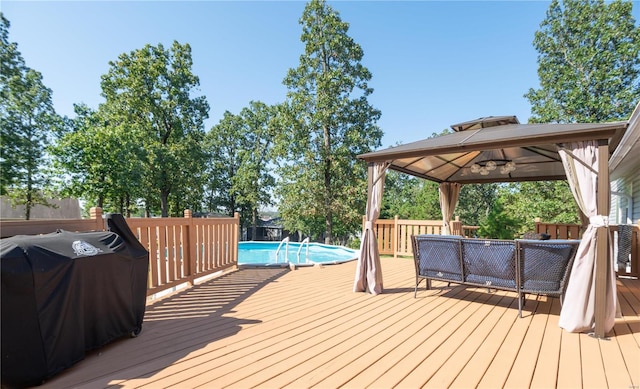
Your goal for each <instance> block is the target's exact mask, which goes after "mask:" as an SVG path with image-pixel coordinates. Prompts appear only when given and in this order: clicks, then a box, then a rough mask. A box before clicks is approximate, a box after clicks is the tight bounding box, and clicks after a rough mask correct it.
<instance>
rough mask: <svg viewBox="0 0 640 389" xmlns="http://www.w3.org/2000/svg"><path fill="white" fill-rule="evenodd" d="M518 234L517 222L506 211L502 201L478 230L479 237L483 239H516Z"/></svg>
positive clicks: (494, 207) (495, 206) (497, 203)
mask: <svg viewBox="0 0 640 389" xmlns="http://www.w3.org/2000/svg"><path fill="white" fill-rule="evenodd" d="M517 233H518V222H517V220H516V219H515V218H513V217H511V214H510V213H509V212H506V211H505V209H504V208H503V206H502V204H501V202H500V201H497V202H496V203H495V204H494V206H493V207H492V208H491V211H489V214H488V215H487V217H486V218H485V219H484V220H483V221H482V222H481V223H480V228H479V229H478V236H479V237H481V238H492V239H514V238H516V237H517Z"/></svg>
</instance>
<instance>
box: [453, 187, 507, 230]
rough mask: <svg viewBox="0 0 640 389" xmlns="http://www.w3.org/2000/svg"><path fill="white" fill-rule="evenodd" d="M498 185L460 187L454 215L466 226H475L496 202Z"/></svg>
mask: <svg viewBox="0 0 640 389" xmlns="http://www.w3.org/2000/svg"><path fill="white" fill-rule="evenodd" d="M498 188H499V184H469V185H462V188H461V189H460V198H459V199H458V206H457V207H456V209H455V215H457V216H460V220H462V222H463V223H464V224H466V225H471V226H477V225H479V224H480V223H481V222H482V221H483V220H484V219H486V218H487V217H488V215H489V213H490V212H491V210H492V209H493V207H494V206H495V205H496V203H497V202H498Z"/></svg>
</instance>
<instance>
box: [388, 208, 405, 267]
mask: <svg viewBox="0 0 640 389" xmlns="http://www.w3.org/2000/svg"><path fill="white" fill-rule="evenodd" d="M392 228H393V232H392V231H389V232H391V234H389V235H391V247H393V257H394V258H398V250H399V249H400V247H398V246H399V245H400V244H402V245H403V247H404V242H400V237H399V235H398V234H399V233H400V229H399V228H398V215H395V216H394V218H393V227H392Z"/></svg>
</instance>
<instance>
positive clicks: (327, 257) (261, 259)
mask: <svg viewBox="0 0 640 389" xmlns="http://www.w3.org/2000/svg"><path fill="white" fill-rule="evenodd" d="M279 245H280V242H240V243H238V265H263V266H269V265H283V266H284V265H287V264H295V265H301V266H304V265H315V264H336V263H342V262H347V261H352V260H354V259H357V258H358V251H357V250H352V249H349V248H346V247H342V246H330V245H325V244H320V243H309V244H308V245H307V244H306V243H304V244H303V245H302V247H301V244H300V243H295V242H290V243H289V244H288V248H287V245H286V244H283V245H282V246H281V248H280V251H279V252H278V258H276V251H277V249H278V246H279ZM307 247H308V252H309V253H308V255H307Z"/></svg>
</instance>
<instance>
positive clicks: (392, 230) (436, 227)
mask: <svg viewBox="0 0 640 389" xmlns="http://www.w3.org/2000/svg"><path fill="white" fill-rule="evenodd" d="M457 222H458V223H459V225H458V226H457V227H456V226H454V225H452V230H456V229H462V223H461V222H460V221H457ZM365 223H366V218H364V217H363V219H362V228H363V230H364V225H365ZM453 223H454V222H452V224H453ZM373 228H374V231H375V233H376V237H377V239H378V251H379V252H380V254H383V255H393V256H394V257H397V256H398V255H401V256H413V249H412V247H411V235H420V234H435V235H441V234H442V231H443V228H444V227H443V225H442V220H404V219H398V217H397V216H396V217H395V218H394V219H378V220H376V222H375V223H374V227H373Z"/></svg>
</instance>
